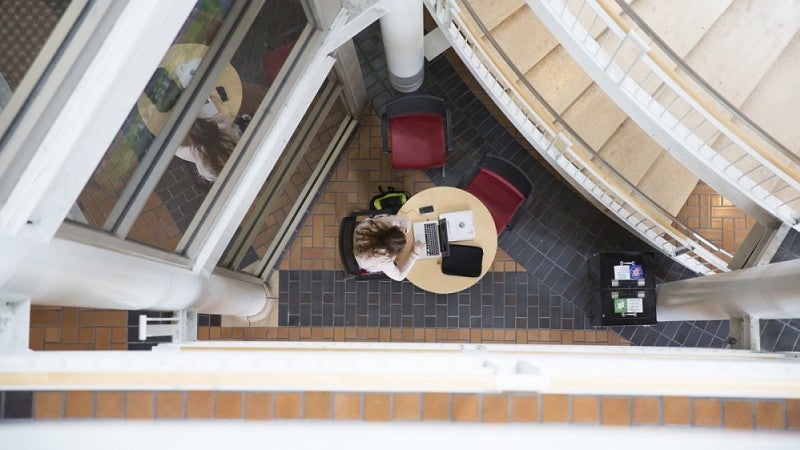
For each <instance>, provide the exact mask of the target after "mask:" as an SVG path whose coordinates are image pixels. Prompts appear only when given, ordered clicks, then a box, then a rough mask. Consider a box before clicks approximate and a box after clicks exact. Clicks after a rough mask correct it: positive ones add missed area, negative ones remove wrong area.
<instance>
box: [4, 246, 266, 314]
mask: <svg viewBox="0 0 800 450" xmlns="http://www.w3.org/2000/svg"><path fill="white" fill-rule="evenodd" d="M0 249H2V252H3V256H2V257H1V258H0V293H2V294H4V295H14V296H18V297H30V298H31V299H32V301H33V303H43V304H47V302H48V301H53V302H55V304H57V305H61V306H76V307H87V308H112V309H155V310H163V311H179V310H184V309H195V310H198V311H200V312H204V313H217V314H231V315H240V316H250V315H254V314H257V313H258V312H260V311H261V310H262V309H263V308H265V307H266V302H267V294H266V291H265V290H264V287H263V286H262V285H258V284H253V283H249V282H246V281H241V280H236V279H233V278H227V277H223V276H220V275H214V274H212V275H210V276H207V277H204V276H201V275H195V274H193V273H191V270H190V269H188V268H182V267H177V266H174V265H171V264H168V263H164V262H159V261H155V260H149V259H145V258H141V257H136V256H130V255H125V254H122V253H118V252H115V251H112V250H106V249H101V248H97V247H93V246H90V245H85V244H80V243H77V242H73V241H68V240H62V239H53V240H52V241H50V242H40V241H38V240H30V239H24V238H23V237H14V238H9V237H6V238H0Z"/></svg>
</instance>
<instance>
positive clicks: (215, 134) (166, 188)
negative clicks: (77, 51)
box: [70, 0, 307, 250]
mask: <svg viewBox="0 0 800 450" xmlns="http://www.w3.org/2000/svg"><path fill="white" fill-rule="evenodd" d="M232 3H233V2H232V1H231V0H201V1H199V2H198V3H197V5H196V7H195V9H194V11H193V12H192V14H191V15H190V17H189V18H188V19H187V21H186V23H185V24H184V26H183V28H182V30H181V32H180V33H179V34H178V37H177V38H176V39H175V43H174V44H173V45H172V47H170V49H169V51H168V52H167V54H166V55H165V56H164V58H163V60H162V62H161V64H160V67H159V68H158V69H157V70H156V72H155V73H154V74H153V77H152V78H151V80H150V82H149V83H148V85H147V87H146V88H145V90H144V92H143V93H142V95H141V96H140V97H139V99H138V101H137V104H136V106H135V107H134V108H133V109H132V110H131V113H130V115H129V116H128V118H127V120H126V121H125V123H124V125H123V126H122V128H121V129H120V131H119V133H117V136H116V138H115V139H114V142H113V143H112V145H111V146H110V148H109V150H108V152H107V153H106V155H105V157H104V158H103V160H102V162H101V163H100V165H99V166H98V168H97V170H96V171H95V173H94V175H93V177H92V179H91V181H90V182H89V183H88V184H87V185H86V187H85V188H84V190H83V192H82V193H81V195H80V197H79V199H78V201H77V205H78V207H79V208H77V209H78V210H79V211H77V212H78V213H79V214H73V215H72V216H71V217H70V218H71V219H73V220H76V221H79V222H82V223H84V224H87V225H91V226H94V227H98V228H104V229H106V230H109V231H114V232H116V233H117V234H118V235H120V236H121V237H122V236H124V237H126V238H128V239H132V240H135V241H138V242H142V243H145V244H148V245H151V246H154V247H158V248H161V249H165V250H175V248H176V246H177V245H178V242H180V240H181V238H182V237H183V235H184V233H186V231H187V229H188V228H189V225H190V224H191V223H192V220H193V219H194V217H195V215H196V214H197V212H198V211H199V210H200V209H201V207H202V205H203V204H204V201H205V199H206V196H207V195H208V193H209V191H210V190H211V188H212V187H213V185H214V183H215V181H216V180H217V178H218V176H219V174H220V172H221V170H222V168H223V167H224V165H225V164H226V162H227V160H228V158H229V156H230V155H231V153H232V152H233V151H234V148H235V147H236V146H237V143H238V140H239V137H240V136H241V133H242V132H243V131H244V130H245V129H246V127H247V125H248V123H249V120H250V119H251V118H252V116H253V114H254V113H255V111H256V109H257V108H258V106H259V105H260V103H261V101H262V100H263V99H264V97H265V95H266V93H267V90H268V89H269V87H270V85H271V84H272V83H273V81H274V80H275V76H276V75H277V73H278V71H279V70H280V68H281V67H282V65H283V63H284V62H285V61H286V59H287V57H288V56H289V51H291V49H292V47H293V44H294V42H295V41H296V40H297V38H298V37H299V35H300V33H301V32H302V30H303V28H304V26H305V25H306V23H307V19H306V17H305V13H304V11H303V8H302V6H301V4H300V3H298V2H293V1H267V2H266V3H265V4H264V6H263V7H262V9H261V10H260V12H259V13H258V14H257V15H256V17H255V18H254V19H253V23H252V25H251V26H250V28H249V29H248V30H247V32H246V34H244V38H243V40H242V41H241V44H239V46H238V48H237V49H236V51H235V53H234V56H233V57H232V59H231V60H230V61H229V62H228V63H227V64H225V65H224V67H223V68H222V70H221V73H220V75H219V77H218V79H217V80H216V82H215V83H213V85H212V87H211V89H210V91H209V92H208V93H207V94H205V95H204V96H203V97H204V98H205V99H206V101H205V103H204V104H203V106H202V108H201V110H200V113H199V115H198V116H197V118H195V119H194V120H192V125H191V126H190V129H189V132H188V133H187V134H186V135H185V136H184V137H183V139H182V140H181V141H180V144H178V146H177V148H174V149H170V150H169V152H168V153H169V154H168V155H166V157H167V158H168V159H166V160H162V164H161V165H160V166H158V167H160V168H159V169H154V167H156V164H157V160H158V156H157V155H153V154H149V152H154V151H157V150H156V149H154V148H153V147H156V146H155V145H153V143H154V141H156V138H157V136H158V135H159V133H161V132H162V129H163V127H164V124H165V122H166V121H167V119H168V118H169V114H171V113H173V112H174V111H172V107H173V105H174V104H175V103H176V102H177V101H178V98H179V96H180V95H181V92H182V90H183V87H185V86H186V84H187V83H188V82H189V80H190V79H191V78H192V75H193V73H194V70H195V69H196V68H197V67H198V65H199V64H200V62H201V61H202V58H203V57H204V55H205V54H206V51H207V49H208V46H209V45H210V44H211V42H212V41H213V40H214V39H215V38H217V39H219V38H220V37H221V36H217V34H218V31H219V29H220V27H221V25H222V24H223V22H224V20H225V17H226V15H227V14H228V13H229V11H230V10H231V5H232ZM164 131H165V132H166V130H164ZM173 155H174V156H173ZM140 165H143V166H145V165H146V166H147V167H139V166H140ZM146 178H157V179H158V181H157V182H155V183H152V184H151V186H152V188H151V189H150V190H148V191H147V192H137V193H136V194H132V192H134V191H136V188H137V186H140V185H141V184H142V183H144V181H145V179H146ZM134 195H138V196H142V197H141V199H139V203H138V205H139V206H138V207H130V206H129V205H131V204H134V201H135V200H134V198H133V196H134ZM145 198H146V201H142V200H143V199H145ZM142 205H143V206H142ZM126 215H127V217H126ZM124 220H127V222H128V223H129V224H130V225H129V226H128V227H127V228H125V227H123V229H122V231H120V230H118V229H116V227H119V225H118V224H119V223H121V222H122V221H124Z"/></svg>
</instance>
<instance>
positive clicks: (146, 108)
mask: <svg viewBox="0 0 800 450" xmlns="http://www.w3.org/2000/svg"><path fill="white" fill-rule="evenodd" d="M207 51H208V46H206V45H203V44H175V45H173V46H172V47H170V48H169V50H168V51H167V54H166V55H164V59H162V60H161V67H163V68H164V69H166V71H167V72H169V75H170V76H171V77H172V79H173V80H176V82H177V80H178V76H177V75H176V74H175V72H176V70H177V69H178V67H179V66H180V65H181V64H183V63H186V62H188V61H191V60H193V59H195V58H202V57H203V56H205V54H206V52H207ZM214 86H215V87H216V86H222V87H224V88H225V92H226V93H227V94H228V101H222V99H221V98H220V96H219V94H217V91H216V90H215V89H211V93H210V95H209V97H210V98H211V101H212V102H213V103H214V106H216V107H217V109H218V110H219V111H220V112H221V113H224V114H225V116H226V118H227V119H228V123H233V121H234V120H235V119H236V116H237V114H239V107H241V105H242V80H241V79H240V78H239V74H238V73H237V72H236V69H234V68H233V66H232V65H230V64H227V65H226V66H225V68H224V69H222V73H221V74H220V76H219V78H218V79H217V83H216V84H214ZM136 105H137V106H138V108H139V115H141V116H142V120H143V121H144V124H145V125H146V126H147V129H148V130H150V132H151V133H153V134H155V135H158V133H159V132H160V131H161V128H162V127H163V126H164V123H165V122H166V121H167V117H169V113H170V111H163V112H162V111H159V110H158V109H157V108H156V106H155V105H154V104H153V102H152V101H151V100H150V98H148V97H147V95H145V94H144V93H142V95H140V96H139V100H137V102H136Z"/></svg>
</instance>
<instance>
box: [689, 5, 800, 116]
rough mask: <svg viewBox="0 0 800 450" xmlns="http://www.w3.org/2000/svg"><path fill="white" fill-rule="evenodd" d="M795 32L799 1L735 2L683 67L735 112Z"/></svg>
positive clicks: (798, 22) (799, 18) (799, 16)
mask: <svg viewBox="0 0 800 450" xmlns="http://www.w3.org/2000/svg"><path fill="white" fill-rule="evenodd" d="M765 3H769V6H768V7H766V6H764V4H765ZM753 11H756V12H757V14H754V13H753ZM798 29H800V0H791V1H788V0H772V1H767V0H740V1H736V2H733V3H732V4H731V5H730V7H729V8H728V9H727V10H726V11H725V13H724V14H723V15H722V16H721V17H720V18H719V20H717V22H716V23H715V24H714V26H713V27H711V29H710V30H709V31H708V33H706V34H705V36H703V38H702V39H701V40H700V42H699V43H698V44H697V45H696V46H695V47H694V48H693V49H692V50H691V51H690V52H689V54H688V56H687V57H686V61H687V62H688V63H689V65H690V66H691V67H692V68H693V69H694V70H695V71H697V72H698V73H699V74H700V76H701V77H703V78H704V79H705V80H706V81H707V82H708V83H709V84H710V85H711V86H713V87H714V89H716V90H717V91H718V92H719V93H720V94H722V95H723V96H724V97H725V98H727V99H728V101H730V102H731V103H732V104H734V105H737V106H738V105H741V104H742V103H743V102H744V100H745V99H746V98H747V97H748V96H749V95H750V93H751V92H752V91H753V89H754V88H755V87H756V85H758V83H759V80H761V78H762V77H763V75H764V74H765V73H766V71H767V70H769V67H770V66H771V65H772V63H773V62H774V61H775V60H776V59H777V58H778V56H779V55H780V54H781V53H782V52H783V49H784V48H786V45H787V44H788V43H789V41H790V40H791V39H792V37H793V36H794V35H795V33H796V32H797V30H798Z"/></svg>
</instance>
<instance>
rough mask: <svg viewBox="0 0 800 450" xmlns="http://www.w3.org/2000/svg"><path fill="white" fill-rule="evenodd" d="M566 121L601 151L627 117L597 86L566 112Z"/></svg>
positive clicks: (585, 92) (590, 88)
mask: <svg viewBox="0 0 800 450" xmlns="http://www.w3.org/2000/svg"><path fill="white" fill-rule="evenodd" d="M562 117H564V120H566V122H567V123H568V124H569V125H570V126H571V127H572V128H573V129H574V130H575V131H576V132H577V133H578V134H579V135H580V136H581V137H582V138H583V139H584V140H585V141H586V142H587V143H588V144H589V145H590V146H591V147H592V148H594V149H599V148H600V147H602V146H603V144H605V142H606V141H607V140H608V138H609V137H611V135H612V134H613V133H614V132H615V131H616V130H617V128H619V126H620V124H622V122H623V121H624V120H625V118H626V117H627V115H626V114H625V112H624V111H622V109H620V107H619V106H617V104H616V103H614V101H612V100H611V99H610V98H609V97H608V96H607V95H606V93H605V92H604V91H603V90H602V89H600V88H599V87H598V86H597V85H596V84H592V85H591V86H589V88H588V89H586V91H584V93H583V94H582V95H581V96H580V97H578V98H577V99H576V100H575V101H574V102H573V103H572V104H571V105H570V106H569V108H567V110H566V111H564V113H563V115H562Z"/></svg>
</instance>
